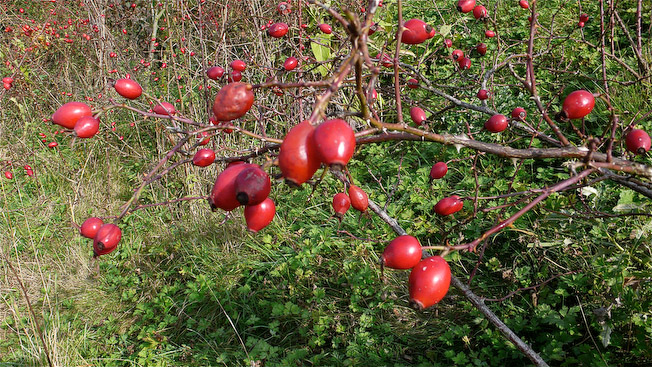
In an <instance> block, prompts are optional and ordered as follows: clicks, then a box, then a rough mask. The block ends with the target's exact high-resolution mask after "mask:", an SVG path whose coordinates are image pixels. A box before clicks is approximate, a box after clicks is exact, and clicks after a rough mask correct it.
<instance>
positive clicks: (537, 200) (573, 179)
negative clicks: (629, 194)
mask: <svg viewBox="0 0 652 367" xmlns="http://www.w3.org/2000/svg"><path fill="white" fill-rule="evenodd" d="M595 171H596V169H594V168H590V169H587V170H584V171H582V172H581V173H580V174H578V175H576V176H573V177H571V178H569V179H566V180H564V181H561V182H559V183H558V184H556V185H554V186H551V187H549V188H547V189H544V190H543V193H542V194H541V195H539V196H538V197H536V198H535V199H534V200H532V201H531V202H530V203H528V204H527V205H526V206H524V207H523V208H521V210H519V211H517V212H516V213H514V214H513V215H512V216H511V217H509V218H507V219H505V220H504V221H502V222H500V223H498V225H496V226H494V227H492V228H491V229H489V230H488V231H486V232H485V233H483V234H482V236H480V237H478V238H476V239H475V240H473V241H471V242H469V243H465V244H462V245H456V246H451V247H450V249H451V250H469V251H475V248H476V247H477V246H478V245H479V244H480V243H481V242H482V241H484V240H485V239H486V238H488V237H489V236H491V235H493V234H496V233H498V232H500V231H502V230H503V229H505V227H507V226H510V225H512V224H513V223H514V222H515V221H516V220H517V219H518V218H520V217H521V216H522V215H523V214H525V213H527V212H528V211H530V210H531V209H532V208H534V207H535V206H536V205H537V204H539V203H540V202H541V201H543V200H544V199H546V198H547V197H548V196H550V195H551V194H552V193H554V192H557V191H561V190H564V189H565V188H566V187H568V186H570V185H573V184H575V183H577V182H579V181H581V180H582V179H584V178H585V177H587V176H588V175H590V174H591V173H593V172H595Z"/></svg>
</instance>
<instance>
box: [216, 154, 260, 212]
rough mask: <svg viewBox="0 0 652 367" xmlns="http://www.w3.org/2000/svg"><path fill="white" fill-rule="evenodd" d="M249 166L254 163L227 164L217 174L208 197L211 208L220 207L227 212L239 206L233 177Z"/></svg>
mask: <svg viewBox="0 0 652 367" xmlns="http://www.w3.org/2000/svg"><path fill="white" fill-rule="evenodd" d="M249 167H255V165H253V164H247V163H245V164H236V165H229V166H228V167H226V169H225V170H224V171H222V172H221V173H220V174H219V175H218V176H217V179H216V180H215V184H214V185H213V190H211V195H210V197H209V198H208V203H209V204H210V206H211V209H212V210H215V209H216V208H220V209H222V210H226V211H227V212H229V211H231V210H233V209H235V208H237V207H239V206H240V202H238V199H237V198H236V196H235V179H236V177H238V175H239V174H240V172H242V171H244V170H245V169H246V168H249Z"/></svg>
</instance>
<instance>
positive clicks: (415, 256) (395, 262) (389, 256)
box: [380, 235, 422, 269]
mask: <svg viewBox="0 0 652 367" xmlns="http://www.w3.org/2000/svg"><path fill="white" fill-rule="evenodd" d="M421 256H422V250H421V244H420V243H419V240H417V239H416V238H415V237H413V236H409V235H402V236H398V237H396V238H395V239H393V240H392V242H390V243H389V245H387V247H385V250H384V251H383V254H382V256H381V257H380V262H381V264H382V265H383V266H385V267H387V268H392V269H412V268H413V267H415V266H416V265H417V264H418V263H419V262H420V261H421Z"/></svg>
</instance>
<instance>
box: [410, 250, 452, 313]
mask: <svg viewBox="0 0 652 367" xmlns="http://www.w3.org/2000/svg"><path fill="white" fill-rule="evenodd" d="M450 283H451V269H450V267H449V266H448V263H447V262H446V260H444V258H443V257H441V256H431V257H428V258H426V259H423V260H421V261H420V262H419V263H418V264H417V265H415V266H414V267H413V268H412V271H411V272H410V278H409V281H408V289H409V291H410V304H411V305H412V306H413V307H414V308H416V309H418V310H424V309H426V308H428V307H430V306H432V305H434V304H436V303H437V302H439V301H441V300H442V299H443V298H444V296H446V293H448V288H449V287H450Z"/></svg>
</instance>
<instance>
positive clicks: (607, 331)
mask: <svg viewBox="0 0 652 367" xmlns="http://www.w3.org/2000/svg"><path fill="white" fill-rule="evenodd" d="M600 339H602V345H603V346H604V347H605V348H606V347H608V346H609V343H610V342H611V327H610V326H609V325H607V324H604V325H602V331H601V332H600Z"/></svg>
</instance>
